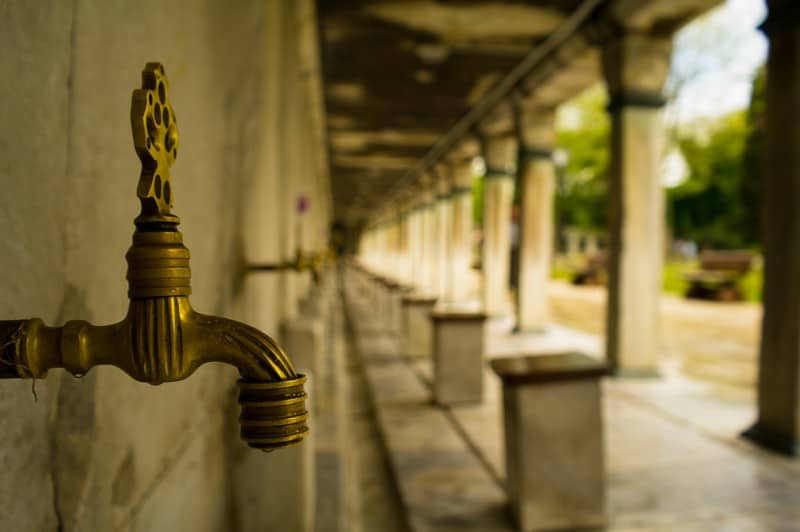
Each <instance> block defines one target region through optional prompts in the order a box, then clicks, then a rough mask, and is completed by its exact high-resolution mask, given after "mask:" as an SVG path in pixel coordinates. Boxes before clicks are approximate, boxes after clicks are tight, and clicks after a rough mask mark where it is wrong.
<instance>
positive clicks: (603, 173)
mask: <svg viewBox="0 0 800 532" xmlns="http://www.w3.org/2000/svg"><path fill="white" fill-rule="evenodd" d="M607 101H608V97H607V94H606V91H605V88H604V87H603V86H602V85H596V86H594V87H592V88H591V89H589V90H587V91H585V92H583V93H582V94H580V95H579V96H577V97H576V98H575V99H574V100H572V101H571V102H570V103H568V104H567V105H566V106H564V107H563V108H562V109H561V110H560V112H559V119H558V131H557V135H556V145H557V147H558V149H559V150H560V151H562V152H563V154H564V155H565V164H563V165H559V167H558V174H557V190H556V216H557V220H558V224H559V225H560V226H562V227H563V226H575V227H580V228H583V229H589V230H598V229H600V230H605V228H606V225H607V220H608V217H607V210H608V200H607V180H608V179H607V176H608V151H609V147H608V139H609V137H608V134H609V120H608V114H607V113H606V105H607Z"/></svg>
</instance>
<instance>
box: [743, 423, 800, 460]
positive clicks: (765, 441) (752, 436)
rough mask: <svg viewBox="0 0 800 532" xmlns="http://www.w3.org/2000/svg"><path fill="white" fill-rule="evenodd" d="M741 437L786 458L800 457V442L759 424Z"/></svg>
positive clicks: (754, 425) (755, 424)
mask: <svg viewBox="0 0 800 532" xmlns="http://www.w3.org/2000/svg"><path fill="white" fill-rule="evenodd" d="M741 436H742V438H745V439H748V440H750V441H751V442H753V443H755V444H756V445H758V446H759V447H763V448H765V449H769V450H770V451H774V452H776V453H780V454H783V455H786V456H792V457H798V456H800V441H796V440H795V439H793V438H791V437H787V436H785V435H783V434H778V433H776V432H774V431H772V430H769V429H766V428H764V427H762V426H761V425H760V424H759V423H758V422H755V423H754V424H753V426H752V427H750V428H749V429H747V430H745V431H744V432H742V434H741Z"/></svg>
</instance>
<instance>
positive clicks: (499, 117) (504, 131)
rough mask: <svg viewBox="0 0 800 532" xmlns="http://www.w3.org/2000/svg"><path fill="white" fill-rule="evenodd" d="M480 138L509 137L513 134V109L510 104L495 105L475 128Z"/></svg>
mask: <svg viewBox="0 0 800 532" xmlns="http://www.w3.org/2000/svg"><path fill="white" fill-rule="evenodd" d="M477 129H478V132H479V133H480V136H481V137H484V138H485V137H494V136H498V135H510V134H512V133H513V132H514V108H513V106H512V105H511V102H502V103H500V104H498V105H497V107H495V108H494V109H493V110H492V111H491V112H490V113H489V114H487V115H486V117H485V118H484V119H483V120H481V122H480V123H479V124H478V126H477Z"/></svg>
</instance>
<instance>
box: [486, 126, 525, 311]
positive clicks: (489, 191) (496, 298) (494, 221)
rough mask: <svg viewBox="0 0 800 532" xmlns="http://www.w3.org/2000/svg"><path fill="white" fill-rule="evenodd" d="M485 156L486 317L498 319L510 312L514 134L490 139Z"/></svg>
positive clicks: (514, 160) (487, 140)
mask: <svg viewBox="0 0 800 532" xmlns="http://www.w3.org/2000/svg"><path fill="white" fill-rule="evenodd" d="M483 153H484V155H483V157H484V159H485V161H486V176H485V177H484V184H483V187H484V188H483V196H484V200H483V306H484V311H485V312H486V314H488V315H489V316H498V315H502V314H505V313H506V312H507V311H508V290H509V284H508V283H509V263H510V260H511V204H512V202H513V200H514V170H515V166H516V162H517V139H516V138H514V136H513V135H511V134H500V135H496V136H490V137H487V138H485V139H484V144H483Z"/></svg>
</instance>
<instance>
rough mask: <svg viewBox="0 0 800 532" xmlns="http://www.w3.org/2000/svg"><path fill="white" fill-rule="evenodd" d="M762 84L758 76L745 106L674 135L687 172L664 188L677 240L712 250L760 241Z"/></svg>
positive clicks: (744, 245)
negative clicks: (678, 182) (675, 183)
mask: <svg viewBox="0 0 800 532" xmlns="http://www.w3.org/2000/svg"><path fill="white" fill-rule="evenodd" d="M763 88H764V81H763V74H760V75H759V76H757V77H756V80H755V81H754V84H753V97H752V101H751V104H750V108H749V109H748V110H743V111H736V112H733V113H730V114H729V115H726V116H724V117H722V118H720V119H718V120H717V121H716V122H715V123H713V124H711V125H710V127H708V128H707V130H705V131H704V130H703V129H704V128H698V127H695V128H693V131H692V133H684V134H679V135H678V138H677V142H678V146H679V147H680V149H681V152H682V153H683V156H684V158H685V159H686V162H687V165H688V167H689V176H688V178H687V179H686V181H685V182H684V183H682V184H681V185H679V186H677V187H675V188H673V189H671V190H669V192H668V200H669V213H670V219H671V224H672V228H673V231H674V234H675V236H676V237H677V238H686V239H691V240H695V241H697V242H699V243H700V244H701V245H705V246H708V247H714V248H744V247H754V246H757V245H758V242H759V226H760V223H759V220H760V177H759V176H760V165H761V162H760V161H761V156H760V154H761V137H762V134H763V133H762V132H763V104H764V94H763Z"/></svg>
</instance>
